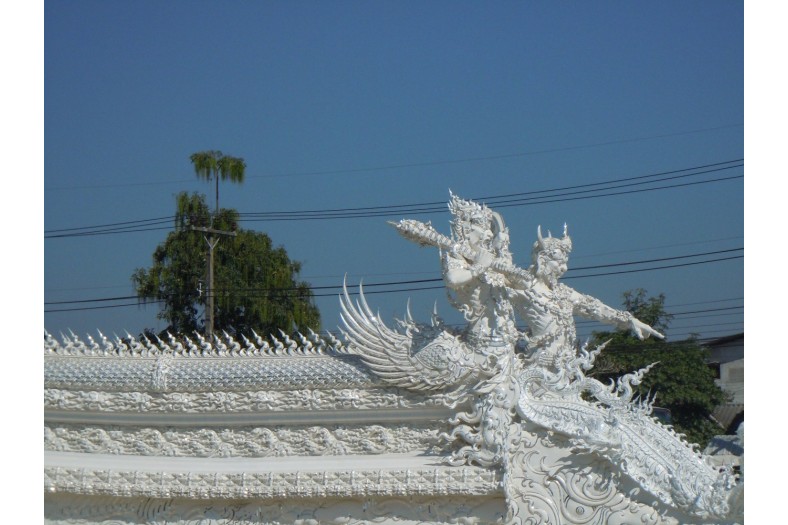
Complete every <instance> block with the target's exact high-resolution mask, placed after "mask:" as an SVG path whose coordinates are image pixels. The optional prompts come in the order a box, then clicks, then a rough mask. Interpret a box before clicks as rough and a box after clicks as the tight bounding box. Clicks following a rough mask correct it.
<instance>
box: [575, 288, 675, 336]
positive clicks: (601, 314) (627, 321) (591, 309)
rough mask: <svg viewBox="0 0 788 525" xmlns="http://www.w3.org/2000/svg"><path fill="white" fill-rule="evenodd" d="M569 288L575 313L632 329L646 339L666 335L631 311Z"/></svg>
mask: <svg viewBox="0 0 788 525" xmlns="http://www.w3.org/2000/svg"><path fill="white" fill-rule="evenodd" d="M567 289H568V290H570V297H571V301H572V306H573V310H574V313H575V314H577V315H579V316H581V317H585V318H586V319H593V320H595V321H599V322H602V323H606V324H609V325H613V326H615V327H616V328H619V329H621V330H632V331H633V332H634V333H635V335H636V336H637V337H638V339H646V338H648V337H649V336H651V335H653V336H654V337H656V338H658V339H664V337H665V336H664V335H662V334H661V333H659V332H657V331H656V330H654V329H653V328H651V327H650V326H649V325H647V324H646V323H644V322H643V321H640V320H638V319H637V318H635V316H634V315H632V314H631V313H629V312H626V311H623V310H616V309H615V308H611V307H609V306H608V305H606V304H605V303H603V302H602V301H600V300H599V299H596V298H595V297H591V296H590V295H584V294H581V293H580V292H578V291H575V290H572V289H571V288H568V287H567Z"/></svg>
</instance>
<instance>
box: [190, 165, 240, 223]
mask: <svg viewBox="0 0 788 525" xmlns="http://www.w3.org/2000/svg"><path fill="white" fill-rule="evenodd" d="M190 159H191V161H192V164H193V165H194V173H196V174H197V177H198V178H200V179H205V180H207V181H210V180H211V179H214V180H215V181H216V213H217V214H218V213H219V179H221V180H229V181H230V182H239V183H240V182H243V181H244V175H245V174H246V162H244V159H242V158H241V157H231V156H229V155H224V154H223V153H222V152H221V151H216V150H209V151H198V152H197V153H194V154H193V155H192V156H191V157H190Z"/></svg>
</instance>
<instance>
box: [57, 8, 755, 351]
mask: <svg viewBox="0 0 788 525" xmlns="http://www.w3.org/2000/svg"><path fill="white" fill-rule="evenodd" d="M44 16H45V26H44V37H45V56H44V60H45V89H44V95H45V110H46V113H45V123H44V126H45V130H44V131H45V137H46V140H45V145H44V149H45V160H44V168H45V178H44V204H45V207H44V228H45V240H44V255H45V257H44V267H45V268H44V270H45V274H44V300H45V308H44V310H45V314H44V326H45V328H46V329H47V330H48V331H50V332H52V333H53V334H59V333H60V332H63V333H67V331H68V330H69V329H71V330H73V331H74V332H75V333H76V334H78V335H80V336H84V335H85V334H87V333H90V334H92V335H94V336H95V334H96V330H97V329H98V330H101V331H102V332H103V333H104V334H106V335H112V334H113V333H117V334H118V335H124V334H125V331H129V332H130V333H132V334H138V333H140V332H141V331H142V330H143V329H144V328H152V329H154V330H156V331H158V330H162V329H164V328H165V327H166V324H165V323H164V322H163V321H161V320H158V319H157V318H156V314H157V312H158V308H157V307H156V306H155V305H147V306H136V305H135V306H117V305H120V304H129V303H135V301H133V300H117V301H94V300H96V299H107V298H113V297H126V296H131V295H133V289H132V286H131V281H130V277H131V275H132V273H133V272H134V270H135V269H136V268H139V267H147V266H149V265H150V263H151V254H152V252H153V250H154V249H155V247H156V245H157V244H159V243H160V242H162V241H163V239H164V238H165V237H166V234H167V231H168V230H167V228H170V227H171V223H166V221H164V222H163V223H155V227H156V228H160V229H152V230H149V231H137V232H132V233H113V234H107V235H85V236H64V234H69V233H74V232H77V231H78V230H70V231H67V229H71V228H83V227H96V226H99V225H105V224H117V223H121V222H126V221H140V220H147V219H155V218H163V217H169V216H172V214H173V212H174V202H175V200H174V196H175V195H176V194H177V193H178V192H180V191H190V192H191V191H199V192H204V193H206V194H208V195H209V197H210V198H209V202H212V187H211V186H210V185H209V184H207V183H205V182H201V181H198V180H197V178H196V177H195V175H194V172H193V170H192V166H191V164H190V162H189V156H190V155H191V154H192V153H194V152H197V151H201V150H206V149H219V150H222V151H223V152H225V153H227V154H230V155H234V156H240V157H243V158H244V159H245V160H246V163H247V172H246V177H247V178H246V182H245V183H244V184H243V185H230V184H223V185H222V187H221V203H222V205H223V206H227V207H233V208H236V209H237V210H239V211H240V212H241V213H242V215H244V216H245V217H247V218H249V219H252V216H251V215H250V214H255V213H257V214H260V213H270V212H293V211H304V210H329V209H347V208H360V207H377V206H382V207H390V206H398V205H410V204H418V203H439V204H431V205H429V206H428V207H429V208H430V210H432V209H433V208H435V207H437V208H440V209H441V210H443V211H437V212H436V213H421V212H416V211H411V210H409V209H408V208H403V209H401V210H393V211H392V213H391V214H390V215H385V216H369V214H368V213H362V215H363V216H362V217H356V218H341V219H340V218H333V219H327V218H325V214H322V215H321V217H322V218H321V219H320V220H287V221H285V220H259V219H261V218H262V217H257V219H258V220H254V221H253V220H248V221H245V222H242V223H241V226H242V227H244V228H249V229H255V230H259V231H263V232H266V233H268V234H269V235H270V236H271V238H272V239H273V241H274V243H275V244H276V245H283V246H284V247H285V248H286V249H287V251H288V253H289V254H290V256H291V257H292V258H294V259H296V260H299V261H301V262H302V263H303V270H302V277H303V278H304V279H305V280H307V281H309V282H310V283H312V284H313V285H315V286H321V287H322V286H338V285H341V284H342V280H343V277H344V276H345V274H347V276H348V282H349V283H350V284H357V283H358V282H359V281H361V280H362V279H363V281H364V283H365V284H368V285H369V284H375V283H382V282H404V281H413V280H428V279H437V278H439V277H440V266H439V259H438V254H437V251H436V250H435V249H432V248H418V247H417V246H415V245H412V244H411V243H410V242H408V241H406V240H405V239H403V238H400V237H399V236H398V235H397V234H396V232H395V231H394V229H393V228H391V227H390V226H388V225H387V224H386V221H387V220H396V219H399V218H415V219H420V220H425V221H426V220H430V221H432V223H433V225H434V226H435V227H436V229H438V230H439V231H441V232H443V233H447V234H448V232H449V224H448V221H449V214H448V212H447V211H445V203H446V202H447V201H448V197H449V190H451V191H453V192H454V193H456V194H458V195H460V196H461V197H464V198H480V199H481V200H484V201H487V202H489V203H490V205H491V207H493V208H494V209H498V210H499V211H500V212H501V213H502V214H503V216H504V219H505V221H506V223H507V225H508V227H509V229H510V233H511V239H512V246H511V248H512V252H513V254H514V257H515V262H516V263H517V264H519V265H520V266H522V267H527V266H528V264H530V251H531V245H532V243H533V242H534V240H535V237H536V229H537V226H538V225H541V226H542V228H543V230H547V229H550V230H552V231H553V232H555V233H559V232H560V231H561V229H562V226H563V224H564V222H566V223H568V225H569V232H570V234H571V235H572V238H573V243H574V251H573V254H572V256H571V258H570V263H569V267H570V272H569V273H568V274H567V280H566V281H565V282H566V283H567V284H569V285H571V286H573V287H575V288H576V289H578V290H579V291H581V292H583V293H588V294H591V295H594V296H595V297H598V298H599V299H601V300H603V301H604V302H606V303H607V304H610V305H611V306H615V307H619V306H620V305H621V296H622V293H623V292H624V291H625V290H629V289H632V288H636V287H642V288H645V289H646V290H648V292H649V293H651V294H658V293H664V294H665V295H666V298H667V305H668V310H669V311H671V312H673V313H677V314H679V313H680V314H681V315H677V316H676V318H675V319H674V320H673V323H672V328H671V330H670V331H669V332H668V335H669V337H670V338H671V339H674V340H675V339H681V338H683V337H685V336H686V335H687V334H689V333H691V332H696V333H699V334H701V336H702V337H718V336H724V335H728V334H733V333H737V332H742V331H743V319H744V310H743V305H744V299H743V298H744V271H743V268H744V263H743V261H744V259H743V255H744V252H743V247H744V179H743V175H744V168H743V164H744V13H743V5H742V3H739V2H689V3H688V2H660V3H656V4H644V3H638V4H632V3H629V2H623V1H622V2H612V1H611V2H595V3H580V2H576V3H575V2H566V3H564V2H550V3H547V2H542V3H536V2H533V3H532V2H493V3H477V2H426V3H423V2H331V3H328V2H258V3H252V2H222V3H215V2H185V1H175V2H166V3H164V2H151V1H137V2H99V1H95V2H94V1H85V0H81V1H77V2H47V3H46V4H45V7H44ZM704 166H705V168H702V167H704ZM702 172H705V173H702ZM656 174H664V175H663V176H661V177H659V178H660V179H665V180H664V181H663V182H660V183H653V184H640V185H637V186H635V185H632V186H621V187H619V188H617V189H611V188H612V185H601V184H600V183H603V182H607V181H613V180H619V181H621V182H619V183H617V185H619V186H620V185H622V184H635V183H643V182H646V181H648V180H652V179H651V178H645V177H646V176H651V175H656ZM679 176H681V177H682V178H675V177H679ZM638 177H641V178H640V179H636V178H638ZM668 177H674V178H671V179H668ZM591 184H600V185H599V186H595V187H591V186H587V185H591ZM576 186H583V187H582V188H575V189H571V190H567V189H564V188H572V187H576ZM668 186H670V187H668ZM592 188H596V189H598V190H600V191H598V192H595V193H591V192H587V191H588V190H590V189H592ZM657 188H662V189H657ZM547 190H557V191H554V192H550V193H547ZM581 191H586V192H587V193H579V192H581ZM527 192H546V193H538V194H533V193H531V194H528V195H522V194H525V193H527ZM536 196H542V197H543V199H542V200H541V201H534V200H529V201H524V200H522V199H523V198H531V199H533V198H534V197H536ZM550 196H552V197H550ZM517 199H520V200H517ZM440 203H443V204H440ZM496 204H498V205H500V207H498V206H496ZM417 208H421V207H417ZM268 218H269V219H270V216H269V217H268ZM151 225H152V226H151V227H154V226H153V225H154V223H151ZM94 230H95V228H93V230H91V229H90V228H88V229H86V230H84V231H94ZM698 254H706V255H698ZM656 259H665V261H655V260H656ZM716 259H725V260H716ZM712 260H714V261H712ZM637 261H652V262H648V263H643V264H629V263H635V262H637ZM623 263H627V264H626V265H623V266H622V264H623ZM689 263H692V264H689ZM696 263H698V264H696ZM605 265H614V266H609V267H605V268H596V269H589V270H573V268H587V267H589V266H605ZM674 265H682V266H676V267H673V268H663V269H660V270H650V271H637V272H631V273H622V272H629V271H630V270H641V269H644V268H655V267H665V266H674ZM613 272H616V273H615V274H613V275H604V276H595V277H591V276H589V275H593V274H600V273H613ZM404 288H431V289H425V290H411V291H407V292H405V291H397V292H391V291H389V293H375V294H370V295H368V297H367V299H368V301H369V302H370V304H371V305H372V306H373V308H376V309H379V310H380V313H381V316H382V317H383V319H384V320H386V321H392V318H393V317H401V316H402V315H403V314H404V311H405V304H406V302H407V300H408V297H410V304H411V311H412V312H413V315H414V316H415V317H416V318H417V319H422V320H425V321H426V320H427V319H428V318H429V313H430V312H431V310H432V307H433V303H435V302H436V301H437V303H438V309H439V312H440V313H441V314H443V315H444V317H446V319H447V321H449V322H460V319H459V316H458V315H456V314H455V313H454V312H452V311H451V309H450V307H449V306H448V304H447V303H446V301H445V299H444V296H445V294H444V292H443V291H442V290H441V289H440V283H436V282H431V283H424V284H402V285H397V286H389V287H379V288H375V287H370V288H367V290H368V291H370V292H371V291H373V290H376V291H385V290H394V289H397V290H402V289H404ZM336 294H337V290H336V289H326V290H325V291H322V290H321V291H319V292H318V295H320V297H318V299H317V302H318V306H319V307H320V310H321V313H322V317H323V328H324V329H328V330H332V331H336V326H337V325H338V324H339V323H340V321H339V316H338V311H339V307H338V300H337V297H336ZM76 301H91V302H76ZM87 308H90V309H87ZM593 328H594V327H593V326H592V325H589V324H582V325H578V329H579V332H580V334H581V335H587V334H588V333H590V331H591V330H592V329H593Z"/></svg>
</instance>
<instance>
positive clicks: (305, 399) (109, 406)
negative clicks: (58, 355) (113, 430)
mask: <svg viewBox="0 0 788 525" xmlns="http://www.w3.org/2000/svg"><path fill="white" fill-rule="evenodd" d="M453 402H454V401H453V400H450V399H449V397H448V396H447V395H444V394H433V395H431V396H422V395H418V394H414V393H412V392H408V391H391V390H383V389H332V390H291V391H252V392H163V393H160V392H99V391H80V390H68V389H59V388H47V389H46V390H45V391H44V408H45V409H57V410H70V411H80V410H96V411H102V412H150V413H178V412H185V413H205V412H260V411H272V412H282V411H293V410H317V411H321V410H326V411H330V410H344V409H362V410H375V409H381V408H418V407H445V406H449V404H450V403H453Z"/></svg>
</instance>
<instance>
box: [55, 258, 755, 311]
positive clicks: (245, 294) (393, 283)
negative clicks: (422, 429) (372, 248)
mask: <svg viewBox="0 0 788 525" xmlns="http://www.w3.org/2000/svg"><path fill="white" fill-rule="evenodd" d="M743 250H744V248H732V249H729V250H718V251H713V252H703V253H694V254H689V255H679V256H675V257H662V258H659V259H645V260H641V261H627V262H621V263H612V264H604V265H598V266H585V267H580V268H575V269H574V270H576V271H577V270H588V269H594V268H611V267H617V266H629V265H633V264H647V263H652V262H664V261H670V260H678V259H687V258H691V257H704V256H708V255H716V254H720V253H728V252H736V251H743ZM717 260H727V259H725V258H723V259H712V260H709V261H700V262H701V263H703V262H715V261H717ZM652 269H661V268H652ZM598 275H609V274H598ZM595 276H596V275H590V276H580V277H595ZM567 278H569V277H564V279H567ZM442 281H443V278H442V277H438V278H430V279H412V280H407V281H389V282H379V283H368V284H365V285H363V286H364V288H366V289H369V288H376V287H381V286H401V285H412V284H426V283H437V282H442ZM435 288H441V286H438V287H428V288H418V289H416V290H422V289H423V290H433V289H435ZM309 289H310V290H337V291H339V290H341V289H342V286H340V285H327V286H310V287H309ZM302 290H303V288H302V287H291V288H251V287H247V288H225V289H223V290H218V292H219V293H228V292H232V293H234V294H238V295H239V296H242V297H252V296H254V295H250V292H259V293H261V294H265V293H282V292H301V291H302ZM412 290H414V289H413V288H409V289H407V291H412ZM396 291H400V290H396ZM137 297H138V296H136V295H127V296H117V297H104V298H100V299H79V300H71V301H48V302H44V304H45V305H58V304H77V303H91V302H109V301H120V300H127V299H135V298H137ZM316 297H323V295H316Z"/></svg>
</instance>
